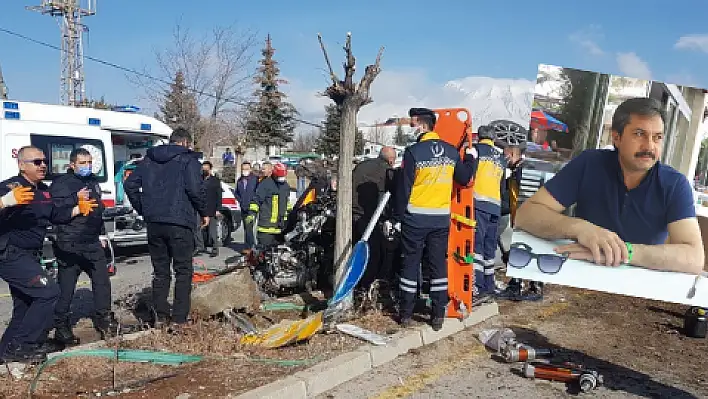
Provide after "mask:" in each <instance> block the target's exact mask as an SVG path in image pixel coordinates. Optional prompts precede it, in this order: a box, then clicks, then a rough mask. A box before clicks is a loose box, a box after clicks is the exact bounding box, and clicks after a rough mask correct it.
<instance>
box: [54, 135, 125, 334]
mask: <svg viewBox="0 0 708 399" xmlns="http://www.w3.org/2000/svg"><path fill="white" fill-rule="evenodd" d="M92 165H93V159H92V156H91V153H90V152H88V150H86V149H84V148H81V147H79V148H76V149H74V150H73V151H71V154H69V170H68V171H67V172H66V173H65V174H63V175H61V176H59V177H58V178H56V179H54V180H53V181H52V185H51V186H50V187H49V193H50V194H51V196H52V199H53V200H54V202H55V203H56V204H58V205H61V206H69V207H71V206H74V205H77V203H78V198H76V196H75V195H74V193H76V192H78V191H80V190H86V192H87V195H88V198H90V199H91V200H93V201H96V204H97V205H98V207H97V208H96V210H95V211H94V212H91V213H90V214H89V215H88V216H77V217H75V218H74V219H72V220H71V222H70V223H68V224H65V225H57V226H55V231H56V240H55V241H54V243H53V249H54V255H55V256H56V258H57V263H58V264H59V270H58V274H57V280H58V283H59V289H60V290H61V295H60V296H59V301H58V302H57V304H56V308H55V309H54V328H55V331H54V338H55V339H56V340H57V341H59V342H61V343H62V344H64V345H72V344H77V343H78V338H77V337H76V336H75V335H74V333H73V332H72V331H71V323H70V322H69V308H70V306H71V301H72V299H73V297H74V290H76V282H77V281H78V279H79V275H81V273H82V272H85V273H86V274H87V275H88V276H89V278H90V279H91V292H92V293H93V303H94V311H95V313H94V317H93V326H94V328H95V329H96V331H98V332H99V333H100V334H101V339H106V337H108V336H113V335H115V334H116V332H117V329H118V323H117V321H116V320H115V318H114V317H113V314H112V313H111V280H110V276H109V275H108V262H107V260H106V254H105V252H104V249H103V246H102V245H103V244H102V243H101V240H100V239H99V236H100V235H101V233H104V232H105V229H104V226H103V217H102V215H103V211H104V209H105V208H104V206H103V204H102V202H101V187H100V186H99V184H98V180H97V179H96V176H95V175H94V174H93V172H92Z"/></svg>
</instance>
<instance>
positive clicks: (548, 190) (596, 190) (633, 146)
mask: <svg viewBox="0 0 708 399" xmlns="http://www.w3.org/2000/svg"><path fill="white" fill-rule="evenodd" d="M665 122H666V115H665V113H664V110H663V106H662V104H661V103H660V102H658V101H656V100H654V99H650V98H632V99H628V100H626V101H624V102H623V103H622V104H620V106H619V107H618V108H617V110H616V111H615V113H614V115H613V117H612V139H613V144H614V147H615V150H596V149H592V150H586V151H583V152H582V153H581V154H580V155H578V156H577V157H576V158H574V159H573V160H571V161H570V162H569V163H568V164H567V165H566V166H565V167H563V169H561V170H560V171H559V172H558V173H557V174H556V175H555V176H554V177H553V178H552V179H551V180H549V181H548V182H547V183H546V185H545V186H544V187H542V188H541V189H540V190H539V191H538V192H537V193H536V194H534V195H533V196H532V197H531V198H529V199H528V200H527V201H526V202H524V204H523V205H522V206H521V207H520V208H519V210H518V211H517V214H516V226H517V227H518V228H520V229H522V230H525V231H527V232H529V233H531V234H533V235H535V236H538V237H541V238H545V239H561V238H570V239H572V240H574V241H576V243H573V244H569V245H563V246H561V247H559V248H556V252H558V253H568V254H569V257H570V258H572V259H581V260H587V261H592V262H595V263H597V264H602V265H606V266H618V265H620V264H631V265H635V266H641V267H645V268H649V269H656V270H665V271H675V272H684V273H691V274H699V273H701V272H702V271H703V265H704V253H703V242H702V239H701V231H700V229H699V226H698V221H697V220H696V210H695V207H694V203H693V190H692V188H691V185H690V183H689V182H688V180H687V179H686V177H685V176H683V175H682V174H681V173H680V172H678V171H677V170H675V169H673V168H672V167H670V166H668V165H665V164H662V163H661V162H659V160H660V159H661V151H662V148H663V144H664V126H665ZM573 204H575V205H576V209H575V217H568V216H565V215H563V214H562V213H563V212H564V211H565V209H567V208H569V207H570V206H571V205H573Z"/></svg>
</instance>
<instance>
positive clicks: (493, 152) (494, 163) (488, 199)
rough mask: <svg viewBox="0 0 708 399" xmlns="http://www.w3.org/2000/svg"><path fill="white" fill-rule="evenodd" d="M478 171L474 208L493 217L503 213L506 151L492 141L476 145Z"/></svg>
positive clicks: (475, 182)
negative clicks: (502, 200)
mask: <svg viewBox="0 0 708 399" xmlns="http://www.w3.org/2000/svg"><path fill="white" fill-rule="evenodd" d="M474 147H475V148H476V149H477V171H476V173H475V176H474V207H475V209H479V210H481V211H484V212H487V213H490V214H492V215H499V214H500V212H501V185H502V181H503V179H504V171H505V170H506V157H505V156H504V151H503V150H502V149H500V148H498V147H496V146H495V145H494V142H493V141H492V140H488V139H483V140H480V141H479V143H477V144H475V145H474Z"/></svg>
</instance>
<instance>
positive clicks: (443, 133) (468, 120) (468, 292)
mask: <svg viewBox="0 0 708 399" xmlns="http://www.w3.org/2000/svg"><path fill="white" fill-rule="evenodd" d="M433 112H435V113H436V115H437V123H436V124H435V129H434V130H435V132H436V133H437V134H438V135H439V136H440V138H441V139H442V140H444V141H446V142H448V143H450V144H452V145H453V146H455V148H457V149H459V151H460V156H461V157H464V155H465V148H467V147H471V146H472V115H471V114H470V112H469V111H468V110H467V109H464V108H445V109H435V110H433ZM473 186H474V184H473V181H470V183H469V184H468V185H467V186H461V185H458V184H457V183H454V186H453V189H452V203H451V205H450V213H451V215H450V219H451V220H450V238H449V241H448V249H447V279H448V294H449V296H450V303H449V304H448V307H447V317H450V318H458V319H464V318H466V317H467V316H468V315H469V312H471V310H472V293H473V287H474V264H473V260H474V231H475V230H474V229H475V219H474V188H473Z"/></svg>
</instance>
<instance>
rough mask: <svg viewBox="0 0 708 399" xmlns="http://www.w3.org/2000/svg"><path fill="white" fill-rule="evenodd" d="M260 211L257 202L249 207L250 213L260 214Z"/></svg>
mask: <svg viewBox="0 0 708 399" xmlns="http://www.w3.org/2000/svg"><path fill="white" fill-rule="evenodd" d="M259 209H260V208H259V207H258V204H256V203H255V202H252V203H251V205H249V206H248V210H249V211H253V212H258V210H259Z"/></svg>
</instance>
